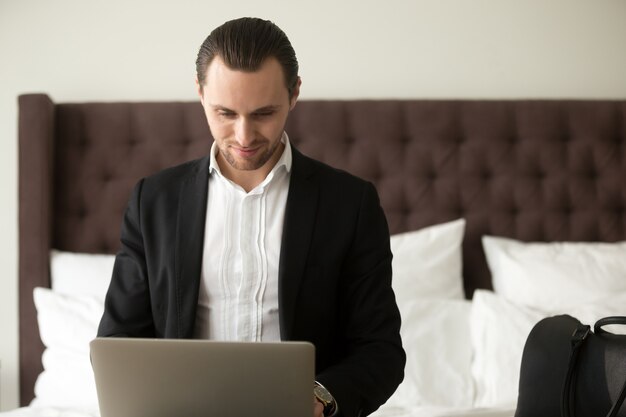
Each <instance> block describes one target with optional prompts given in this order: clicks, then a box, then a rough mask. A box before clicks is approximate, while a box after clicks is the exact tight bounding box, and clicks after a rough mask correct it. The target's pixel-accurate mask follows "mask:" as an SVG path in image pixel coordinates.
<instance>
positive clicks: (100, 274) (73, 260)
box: [50, 250, 115, 300]
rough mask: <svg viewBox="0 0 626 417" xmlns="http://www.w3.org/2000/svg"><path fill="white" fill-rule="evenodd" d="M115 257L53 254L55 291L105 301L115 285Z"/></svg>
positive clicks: (55, 252)
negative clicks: (113, 282)
mask: <svg viewBox="0 0 626 417" xmlns="http://www.w3.org/2000/svg"><path fill="white" fill-rule="evenodd" d="M114 263H115V255H104V254H88V253H73V252H61V251H57V250H52V251H50V279H51V282H52V289H53V290H55V291H57V292H60V293H64V294H70V295H80V296H82V295H91V296H94V297H96V298H98V299H100V300H104V297H105V295H106V292H107V290H108V288H109V283H110V282H111V275H112V273H113V264H114Z"/></svg>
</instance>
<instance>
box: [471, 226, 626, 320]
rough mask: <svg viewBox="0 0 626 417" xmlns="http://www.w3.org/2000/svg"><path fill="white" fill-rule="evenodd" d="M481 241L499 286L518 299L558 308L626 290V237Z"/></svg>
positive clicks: (486, 238) (495, 285)
mask: <svg viewBox="0 0 626 417" xmlns="http://www.w3.org/2000/svg"><path fill="white" fill-rule="evenodd" d="M482 242H483V248H484V249H485V255H486V257H487V263H488V265H489V269H490V271H491V276H492V280H493V288H494V291H495V292H497V293H498V294H501V295H502V296H504V297H506V298H507V299H509V300H511V301H514V302H516V303H518V304H523V305H526V306H529V307H533V308H536V309H541V310H544V311H553V310H558V309H567V308H571V307H575V306H577V305H580V304H583V303H589V302H590V301H593V300H597V299H600V298H604V297H607V296H609V295H611V294H614V293H616V292H626V242H619V243H599V242H598V243H583V242H553V243H540V242H533V243H523V242H520V241H516V240H513V239H506V238H499V237H493V236H483V239H482Z"/></svg>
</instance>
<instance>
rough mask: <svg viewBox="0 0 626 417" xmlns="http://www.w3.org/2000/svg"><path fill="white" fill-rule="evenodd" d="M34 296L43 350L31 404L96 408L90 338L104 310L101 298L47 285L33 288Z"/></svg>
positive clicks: (93, 336) (94, 410)
mask: <svg viewBox="0 0 626 417" xmlns="http://www.w3.org/2000/svg"><path fill="white" fill-rule="evenodd" d="M33 296H34V299H35V307H36V308H37V321H38V323H39V334H40V336H41V340H42V341H43V343H44V345H45V347H46V350H45V351H44V354H43V357H42V362H43V366H44V371H43V372H42V373H41V374H40V375H39V377H38V378H37V382H36V383H35V399H34V400H33V402H32V403H31V405H33V406H37V407H66V408H73V409H78V410H84V411H86V412H97V411H98V398H97V395H96V388H95V382H94V379H93V372H92V368H91V361H90V359H89V342H90V341H91V340H93V339H94V338H95V337H96V334H97V330H98V324H99V323H100V318H101V317H102V313H103V311H104V305H103V303H102V301H101V300H99V299H98V298H96V297H91V296H82V297H77V296H72V295H67V294H60V293H57V292H54V291H52V290H50V289H47V288H35V290H34V291H33Z"/></svg>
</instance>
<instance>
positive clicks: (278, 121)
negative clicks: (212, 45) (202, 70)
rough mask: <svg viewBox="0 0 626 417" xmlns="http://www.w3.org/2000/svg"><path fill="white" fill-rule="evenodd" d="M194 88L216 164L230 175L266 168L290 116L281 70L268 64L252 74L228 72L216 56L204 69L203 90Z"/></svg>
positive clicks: (273, 61) (292, 101) (289, 99)
mask: <svg viewBox="0 0 626 417" xmlns="http://www.w3.org/2000/svg"><path fill="white" fill-rule="evenodd" d="M200 87H201V86H198V93H199V95H200V100H201V102H202V105H203V107H204V112H205V114H206V117H207V120H208V122H209V128H210V129H211V133H212V134H213V138H214V139H215V143H216V145H217V147H218V148H219V154H218V162H219V163H220V166H221V167H223V164H224V162H226V163H227V164H228V165H229V167H226V168H227V169H230V168H232V169H234V170H235V171H253V170H258V169H261V168H265V170H267V171H268V172H269V170H271V168H272V167H273V165H274V164H275V163H276V162H277V160H278V158H279V157H280V153H277V150H278V149H282V147H281V146H280V144H281V143H280V139H281V136H282V133H283V129H284V127H285V123H286V121H287V115H288V114H289V111H290V110H291V109H292V108H293V106H295V103H296V99H297V96H298V88H296V91H295V93H294V94H293V96H292V97H289V92H288V90H287V87H286V86H285V78H284V75H283V70H282V67H281V66H280V64H279V63H278V61H277V60H276V59H275V58H268V59H267V60H266V61H265V62H264V63H263V64H262V65H261V67H260V68H259V70H258V71H255V72H243V71H237V70H232V69H230V68H228V67H227V66H226V64H224V62H223V61H222V59H221V58H220V57H219V56H217V57H215V58H214V59H213V61H212V62H211V64H210V65H209V67H208V69H207V75H206V84H205V85H204V86H203V88H200Z"/></svg>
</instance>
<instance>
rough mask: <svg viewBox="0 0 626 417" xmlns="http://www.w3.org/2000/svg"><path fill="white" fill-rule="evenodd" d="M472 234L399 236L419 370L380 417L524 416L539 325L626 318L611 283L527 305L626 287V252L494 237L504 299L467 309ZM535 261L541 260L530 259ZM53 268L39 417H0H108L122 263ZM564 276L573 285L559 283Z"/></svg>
mask: <svg viewBox="0 0 626 417" xmlns="http://www.w3.org/2000/svg"><path fill="white" fill-rule="evenodd" d="M464 227H465V223H464V221H462V220H458V221H455V222H449V223H447V224H443V225H437V226H432V227H427V228H425V229H422V230H420V231H416V232H411V233H405V234H402V235H396V236H393V237H392V240H391V243H392V251H393V252H394V264H393V268H394V289H395V291H396V293H397V294H398V305H399V308H400V312H401V314H402V318H403V323H402V338H403V344H404V348H405V351H406V353H407V366H406V368H405V380H404V382H403V383H402V384H401V385H400V387H399V388H398V390H397V391H396V393H395V394H394V395H393V396H392V397H391V398H390V399H389V401H388V402H387V404H385V405H383V406H382V407H381V408H380V409H379V410H378V411H376V412H375V413H374V414H372V416H374V417H464V416H467V417H513V416H514V414H515V402H516V400H517V381H518V379H519V365H520V362H521V355H522V349H523V344H524V342H525V340H526V337H527V334H528V332H529V331H530V329H531V328H532V326H533V325H534V323H536V322H537V321H538V320H540V319H541V318H543V317H545V316H548V315H553V314H556V313H558V314H561V313H568V314H572V315H574V316H575V317H578V318H579V319H581V321H583V322H586V323H589V324H593V322H594V321H595V319H597V318H599V317H600V316H607V315H626V310H625V307H623V306H624V305H626V304H625V302H624V300H626V290H622V287H619V288H614V287H611V286H610V285H607V284H603V283H597V284H598V287H601V288H605V287H607V286H608V287H609V289H610V291H609V293H610V297H604V298H602V299H600V296H595V295H594V296H593V297H592V296H589V297H588V298H589V299H590V301H595V302H592V303H590V304H589V305H586V304H585V305H582V304H581V303H576V305H577V306H578V308H577V309H572V308H567V307H569V306H567V305H559V306H558V307H559V308H556V307H555V308H552V309H546V310H542V309H538V308H537V306H536V305H534V304H533V303H532V302H529V299H530V301H533V300H534V298H533V297H530V298H529V299H526V298H524V297H523V296H522V295H523V294H535V293H545V292H546V291H547V289H551V288H552V289H554V288H557V289H558V291H557V293H556V294H555V295H554V296H553V297H551V300H552V301H553V302H557V301H558V302H560V303H561V304H563V303H564V302H569V301H571V300H572V296H571V294H583V293H585V291H586V292H587V293H588V292H589V289H588V287H589V285H587V283H586V281H585V280H584V279H587V278H589V277H590V276H591V277H599V276H603V275H602V273H603V272H606V267H605V266H606V265H607V264H609V265H613V266H614V267H615V268H614V269H616V270H619V274H621V275H620V276H621V277H623V276H624V275H625V274H626V263H625V262H623V259H626V244H625V243H624V242H621V243H617V244H614V245H606V244H603V245H601V247H600V246H598V245H596V244H585V245H582V244H578V245H573V246H571V250H569V248H570V247H569V246H568V250H569V251H568V252H567V253H563V250H561V249H562V247H563V245H562V244H558V243H555V244H545V243H543V244H534V243H531V244H523V243H521V242H515V241H511V240H507V239H499V238H486V239H485V241H486V242H484V244H485V243H486V244H485V249H486V252H487V258H488V260H489V267H490V269H491V272H492V275H494V277H495V278H496V279H497V285H494V286H495V288H496V292H493V291H481V290H479V291H476V292H475V294H474V299H473V300H472V301H469V300H465V299H464V298H463V297H462V292H461V291H460V288H462V277H461V242H462V239H463V231H464ZM574 249H575V251H574ZM572 251H574V252H575V253H574V252H572ZM590 251H594V252H593V254H595V253H596V252H598V251H602V254H603V256H604V257H605V258H606V259H604V258H603V261H602V262H596V261H595V259H596V257H594V256H590V255H589V253H590ZM570 252H572V253H570ZM529 254H530V255H533V256H534V258H532V259H526V258H528V256H530V255H529ZM565 255H567V257H568V259H569V258H572V257H573V258H575V259H576V260H577V262H579V264H580V263H581V262H585V261H586V263H585V265H584V268H583V267H582V266H581V268H580V269H581V270H585V271H586V273H585V274H583V276H582V277H580V278H576V277H574V276H572V275H571V274H565V273H561V272H563V271H560V270H559V265H560V264H561V263H563V262H565V261H564V257H565ZM537 257H539V258H541V259H542V260H545V261H546V262H544V264H545V268H544V269H547V268H549V269H550V273H548V274H543V275H541V274H538V273H537V271H536V270H535V269H536V268H537V265H538V262H537V261H536V259H535V258H537ZM552 258H558V259H557V260H559V261H562V262H552ZM614 258H619V259H618V260H615V259H614ZM508 260H515V262H514V263H513V264H512V265H513V266H511V265H508V266H503V265H504V261H508ZM52 263H53V265H52V275H53V276H52V281H53V284H54V290H49V289H39V290H36V291H35V300H36V305H37V309H38V313H39V314H40V317H39V328H40V333H41V337H42V340H43V342H44V344H45V345H46V353H44V358H43V359H44V360H43V363H44V369H45V370H44V373H43V374H42V375H41V376H40V378H39V380H38V381H37V384H36V387H35V393H36V396H37V398H36V399H35V401H34V402H33V403H32V405H31V406H30V407H25V408H20V409H17V410H14V411H10V412H4V413H0V417H98V414H97V412H95V411H89V410H97V399H96V396H95V386H94V382H93V375H92V374H91V367H90V363H89V356H88V351H87V345H88V342H89V340H90V339H91V338H93V337H95V333H96V327H97V324H98V321H99V319H100V316H101V314H102V309H103V299H104V293H105V290H106V286H107V284H108V280H109V278H110V275H111V271H110V270H111V268H112V265H113V257H112V256H109V257H106V256H105V257H103V256H100V257H98V256H96V257H93V255H84V254H83V255H80V254H67V253H59V252H56V253H53V254H52ZM565 264H568V262H565ZM416 265H417V266H416ZM533 268H535V269H533ZM559 271H560V272H559ZM565 272H567V271H565ZM559 274H560V275H559ZM561 275H563V276H566V275H567V277H568V280H560V282H559V283H558V285H557V284H555V283H554V282H552V281H554V280H556V279H557V278H559V277H560V276H561ZM605 275H606V274H605ZM613 275H615V274H613ZM613 275H610V276H611V277H612V276H613ZM519 277H524V278H519ZM538 277H540V279H539V278H538ZM555 277H556V278H555ZM77 280H80V281H81V285H77ZM609 281H610V280H609ZM613 281H615V280H613ZM613 281H611V282H613ZM620 285H621V284H620ZM546 288H547V289H546ZM598 291H600V289H598ZM602 291H605V289H603V290H602ZM516 294H520V296H519V297H517V299H516V297H514V296H515V295H516ZM564 294H565V295H566V296H564ZM601 295H605V293H601ZM559 296H560V297H559ZM583 304H584V303H583ZM553 307H554V306H553ZM68 330H71V332H70V333H71V334H68ZM83 410H84V411H83Z"/></svg>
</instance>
